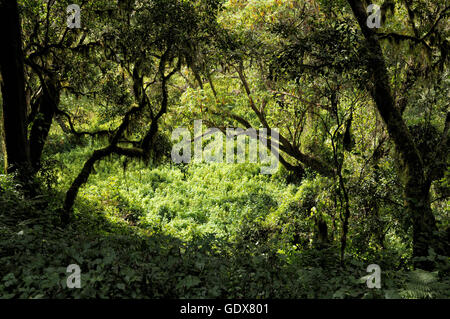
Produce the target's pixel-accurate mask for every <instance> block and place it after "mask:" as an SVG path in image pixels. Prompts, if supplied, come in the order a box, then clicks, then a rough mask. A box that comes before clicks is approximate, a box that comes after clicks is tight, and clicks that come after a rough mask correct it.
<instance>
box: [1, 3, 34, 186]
mask: <svg viewBox="0 0 450 319" xmlns="http://www.w3.org/2000/svg"><path fill="white" fill-rule="evenodd" d="M0 28H1V30H2V34H1V38H0V41H1V43H2V45H3V54H2V55H1V57H0V69H1V75H2V82H1V87H2V97H3V120H4V125H3V128H4V135H5V144H6V153H7V154H6V156H7V163H8V169H9V172H15V171H16V172H17V173H18V174H19V178H20V180H22V181H25V179H26V176H25V172H26V170H27V169H28V167H29V165H30V155H29V154H30V153H29V148H28V140H27V128H26V111H27V102H26V98H25V79H24V64H23V52H22V31H21V24H20V16H19V10H18V5H17V1H9V0H2V1H0Z"/></svg>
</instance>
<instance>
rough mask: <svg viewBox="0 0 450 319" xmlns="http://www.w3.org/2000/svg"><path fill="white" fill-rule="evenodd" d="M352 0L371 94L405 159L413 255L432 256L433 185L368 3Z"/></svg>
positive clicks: (433, 221)
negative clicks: (398, 102) (395, 91)
mask: <svg viewBox="0 0 450 319" xmlns="http://www.w3.org/2000/svg"><path fill="white" fill-rule="evenodd" d="M348 3H349V4H350V6H351V8H352V11H353V14H354V16H355V18H356V20H357V21H358V24H359V26H360V28H361V31H362V33H363V35H364V37H365V38H366V41H367V48H368V49H369V52H370V53H369V56H368V61H367V68H368V70H369V71H370V73H371V75H372V77H371V80H372V81H371V82H372V83H371V85H373V86H371V87H370V88H369V90H370V93H371V95H372V97H373V99H374V101H375V104H376V107H377V109H378V112H379V113H380V115H381V117H382V118H383V121H384V123H385V124H386V128H387V130H388V132H389V135H390V136H391V138H392V140H393V141H394V143H395V147H396V149H397V152H398V153H399V154H400V156H401V158H402V162H403V163H402V164H403V166H404V172H403V175H404V177H405V179H406V180H405V183H404V200H405V203H406V213H407V214H408V216H409V217H410V218H411V220H412V224H413V256H415V257H423V256H428V249H429V248H435V247H437V246H436V245H437V240H436V237H435V235H434V233H433V232H434V231H435V230H436V229H437V227H436V223H435V218H434V216H433V213H432V210H431V205H430V199H429V197H430V186H429V183H427V182H426V178H425V168H424V164H423V161H422V158H421V155H420V153H419V151H418V149H417V147H416V144H415V143H414V141H413V138H412V136H411V132H410V131H409V129H408V127H407V126H406V123H405V122H404V121H403V118H402V115H401V113H400V111H399V110H398V109H397V108H396V107H395V102H394V99H393V97H392V94H391V88H390V85H389V80H388V71H387V67H386V63H385V61H384V57H383V51H382V49H381V45H380V43H379V41H378V38H377V35H376V34H375V32H374V31H373V30H372V29H370V28H369V27H368V26H367V24H366V21H367V14H366V10H365V8H364V5H363V3H362V2H361V1H359V0H348ZM419 266H420V265H419Z"/></svg>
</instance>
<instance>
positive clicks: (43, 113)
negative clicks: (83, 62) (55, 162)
mask: <svg viewBox="0 0 450 319" xmlns="http://www.w3.org/2000/svg"><path fill="white" fill-rule="evenodd" d="M38 104H39V111H38V113H37V115H36V117H35V120H34V122H33V126H32V128H31V133H30V159H31V165H32V167H33V170H34V171H35V172H36V171H38V170H39V168H40V166H41V157H42V151H43V149H44V145H45V141H46V140H47V137H48V133H49V131H50V128H51V125H52V121H53V116H54V115H55V112H56V109H57V107H58V104H59V90H58V89H57V87H56V83H54V82H53V81H52V80H50V81H48V82H47V83H45V85H44V88H43V91H42V95H41V96H40V97H39V101H38Z"/></svg>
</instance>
